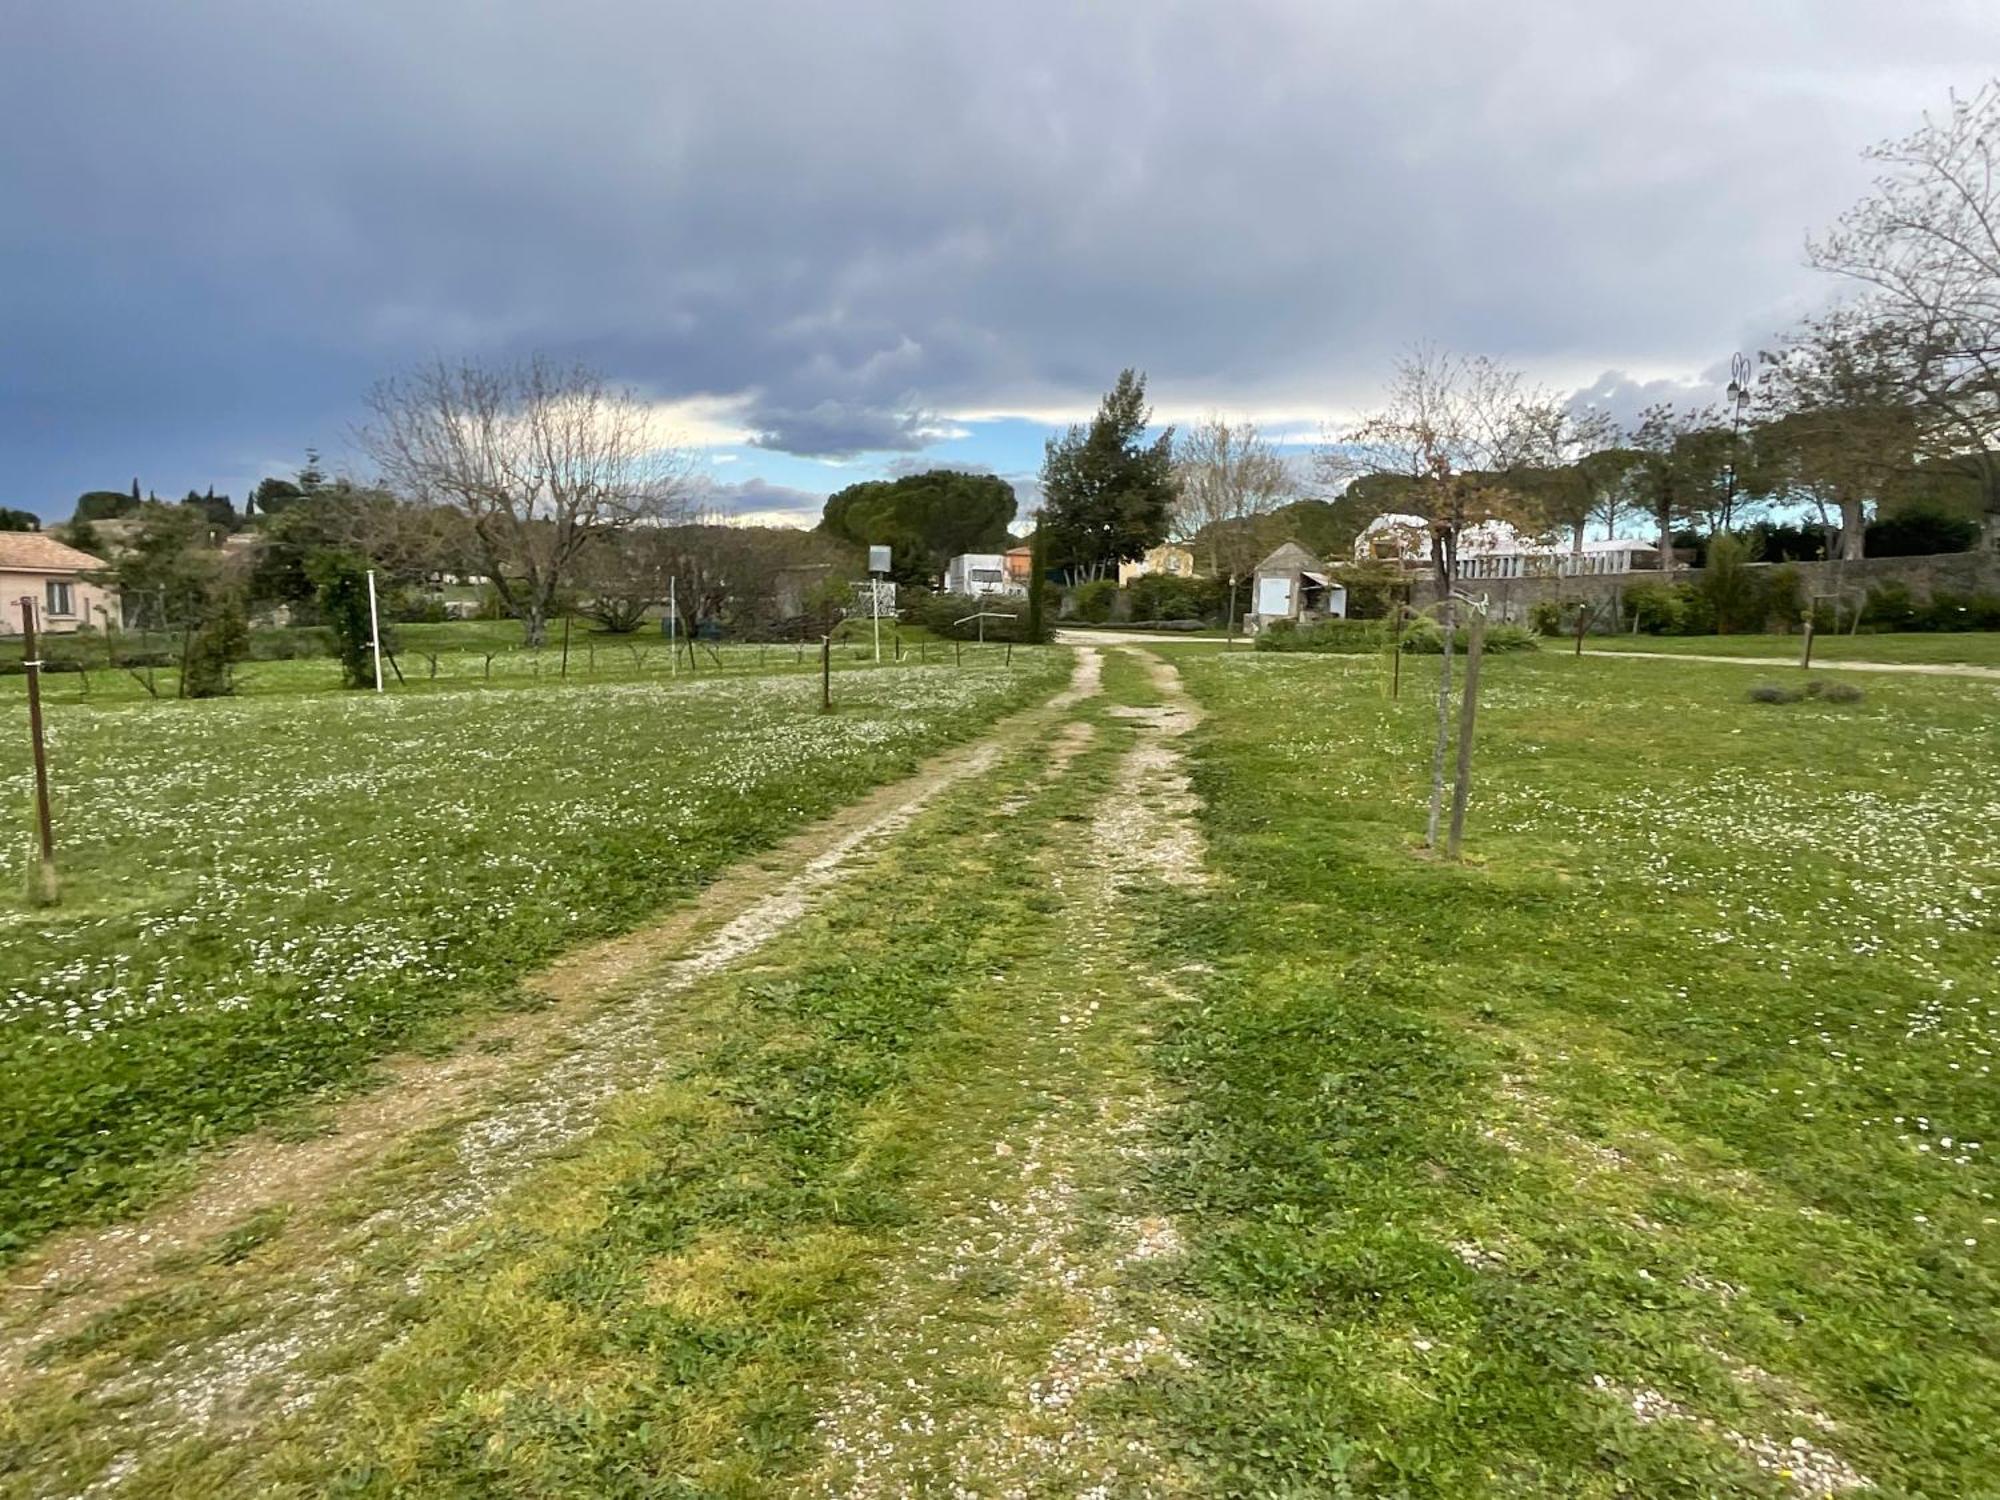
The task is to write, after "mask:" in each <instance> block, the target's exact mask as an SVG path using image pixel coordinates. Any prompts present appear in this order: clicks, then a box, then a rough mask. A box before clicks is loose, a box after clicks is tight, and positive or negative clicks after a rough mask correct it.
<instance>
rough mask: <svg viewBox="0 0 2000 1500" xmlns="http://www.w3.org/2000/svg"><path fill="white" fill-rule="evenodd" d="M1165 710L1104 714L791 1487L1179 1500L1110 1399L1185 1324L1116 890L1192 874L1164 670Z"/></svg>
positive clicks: (1157, 1107) (1188, 808)
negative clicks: (1010, 971)
mask: <svg viewBox="0 0 2000 1500" xmlns="http://www.w3.org/2000/svg"><path fill="white" fill-rule="evenodd" d="M1145 661H1146V664H1147V666H1148V670H1149V672H1150V674H1151V676H1152V680H1153V683H1154V685H1155V687H1156V688H1157V690H1158V691H1159V692H1160V694H1161V696H1162V698H1163V700H1164V702H1163V705H1162V706H1160V707H1157V708H1125V707H1115V708H1111V709H1109V710H1107V711H1106V712H1107V714H1108V715H1109V716H1110V717H1113V718H1116V719H1122V720H1125V721H1126V722H1128V723H1129V724H1130V725H1131V726H1132V728H1133V731H1134V735H1133V739H1132V743H1131V745H1130V747H1129V748H1128V749H1125V750H1124V751H1122V753H1121V754H1120V755H1119V758H1118V760H1117V763H1116V766H1115V769H1114V770H1113V771H1112V773H1111V776H1110V778H1109V782H1108V784H1107V785H1106V786H1105V788H1104V790H1103V792H1102V793H1101V794H1100V795H1099V796H1098V798H1097V801H1096V804H1095V807H1094V811H1093V814H1092V817H1091V821H1090V833H1089V839H1088V842H1087V844H1086V845H1085V846H1084V847H1083V848H1082V849H1081V850H1079V849H1077V848H1076V847H1074V846H1069V845H1064V846H1061V847H1060V848H1059V849H1058V850H1057V851H1056V852H1055V853H1054V854H1053V855H1052V856H1050V857H1048V858H1047V859H1045V861H1044V865H1045V879H1046V881H1047V884H1048V886H1049V888H1050V889H1051V890H1052V891H1053V892H1054V893H1055V895H1056V896H1057V897H1058V899H1059V901H1060V906H1059V908H1058V910H1057V912H1056V914H1055V916H1054V918H1053V921H1054V922H1055V924H1056V928H1057V931H1056V934H1055V936H1054V937H1053V939H1052V941H1051V943H1050V949H1049V953H1048V955H1047V956H1046V958H1044V959H1043V960H1042V961H1041V962H1040V963H1038V964H1030V965H1029V966H1028V967H1027V968H1026V969H1024V970H1023V971H1022V972H1020V973H1018V974H1016V975H1014V976H1013V978H1012V980H1011V982H1010V983H1009V985H1008V988H1007V995H1006V1006H1007V1010H1006V1018H1005V1021H1004V1023H1003V1024H1001V1025H1000V1026H999V1027H998V1029H997V1032H996V1034H995V1035H994V1037H993V1038H992V1039H991V1041H990V1043H989V1047H988V1053H987V1055H986V1057H985V1058H984V1059H983V1063H982V1066H981V1067H980V1068H979V1069H978V1071H977V1072H976V1073H973V1074H969V1075H967V1076H965V1077H964V1078H963V1079H962V1080H960V1081H958V1082H957V1083H956V1085H955V1086H954V1087H952V1088H951V1089H949V1090H948V1091H947V1092H946V1094H945V1095H944V1096H943V1097H940V1098H938V1099H937V1100H935V1101H934V1103H933V1107H934V1108H935V1109H936V1110H937V1111H938V1112H939V1113H940V1114H941V1115H942V1116H944V1117H947V1118H950V1119H951V1120H952V1121H954V1127H953V1130H952V1133H951V1138H950V1142H949V1146H948V1148H947V1149H945V1150H943V1151H940V1152H939V1153H938V1154H937V1155H936V1156H935V1157H934V1158H933V1159H931V1160H930V1161H929V1162H927V1163H926V1166H925V1176H926V1178H927V1179H928V1180H929V1187H928V1189H927V1191H926V1190H920V1191H924V1195H926V1196H928V1197H929V1199H930V1200H931V1201H932V1202H933V1203H934V1204H935V1205H936V1208H935V1212H934V1214H933V1215H930V1216H927V1217H926V1219H925V1221H924V1222H923V1223H921V1224H920V1225H919V1226H917V1227H916V1228H914V1229H913V1230H912V1231H911V1232H910V1233H909V1234H908V1235H906V1236H905V1238H904V1241H903V1243H902V1244H901V1245H900V1246H899V1247H898V1249H897V1252H896V1254H895V1257H894V1259H893V1261H892V1262H891V1263H890V1264H889V1265H888V1267H887V1268H886V1270H885V1272H884V1275H883V1278H882V1280H881V1283H880V1284H879V1285H878V1287H877V1288H876V1290H875V1294H874V1296H873V1298H872V1299H871V1302H870V1304H869V1305H868V1306H867V1308H866V1309H865V1310H864V1312H863V1313H862V1316H861V1317H860V1319H859V1320H858V1323H857V1327H856V1329H855V1331H854V1332H853V1334H852V1335H851V1336H850V1337H849V1339H848V1340H847V1342H846V1345H845V1347H844V1348H842V1349H841V1350H840V1352H839V1354H838V1355H837V1362H838V1364H839V1366H840V1368H841V1369H842V1370H843V1371H844V1372H845V1375H844V1378H843V1379H842V1380H841V1381H840V1382H839V1384H838V1385H837V1386H836V1388H835V1389H834V1390H832V1391H831V1392H830V1393H829V1394H828V1395H827V1397H826V1398H825V1400H824V1403H823V1405H822V1408H821V1414H820V1418H819V1423H818V1433H819V1437H820V1440H821V1443H822V1445H823V1453H822V1459H821V1462H820V1464H819V1465H818V1466H817V1468H816V1469H815V1470H814V1472H813V1473H812V1474H811V1476H810V1478H809V1479H808V1480H807V1481H806V1482H805V1483H804V1484H802V1485H801V1486H800V1487H799V1489H798V1491H797V1492H798V1493H802V1494H806V1495H813V1496H821V1497H827V1500H832V1497H841V1500H862V1497H869V1496H904V1495H919V1494H938V1495H953V1496H1011V1495H1023V1496H1025V1495H1090V1496H1101V1497H1111V1496H1133V1497H1139V1496H1167V1495H1174V1494H1178V1493H1181V1492H1183V1491H1184V1490H1185V1488H1186V1484H1185V1481H1184V1478H1183V1477H1182V1476H1181V1475H1180V1474H1179V1473H1178V1471H1177V1469H1176V1466H1175V1464H1174V1463H1173V1462H1172V1461H1171V1460H1169V1459H1167V1458H1166V1457H1165V1456H1164V1455H1163V1454H1161V1453H1160V1452H1159V1451H1157V1450H1156V1449H1155V1448H1154V1447H1153V1445H1152V1444H1151V1443H1149V1442H1148V1441H1147V1439H1146V1436H1145V1433H1144V1429H1143V1427H1142V1426H1135V1424H1134V1423H1133V1422H1132V1421H1131V1420H1130V1419H1129V1417H1128V1416H1121V1415H1120V1414H1119V1413H1118V1412H1117V1411H1115V1410H1113V1409H1112V1405H1111V1403H1114V1402H1115V1398H1116V1395H1117V1393H1118V1391H1119V1390H1120V1388H1121V1387H1123V1386H1125V1385H1126V1384H1127V1383H1128V1382H1130V1381H1132V1380H1134V1379H1136V1378H1140V1377H1142V1376H1144V1375H1146V1374H1147V1373H1148V1372H1154V1371H1171V1370H1174V1369H1178V1368H1183V1367H1185V1365H1186V1356H1185V1355H1184V1354H1183V1353H1182V1352H1181V1347H1180V1346H1181V1338H1180V1332H1181V1330H1183V1329H1184V1328H1185V1327H1186V1325H1187V1323H1188V1321H1189V1319H1190V1317H1191V1316H1192V1314H1191V1313H1190V1311H1189V1310H1188V1309H1187V1308H1185V1307H1184V1306H1183V1305H1182V1304H1181V1302H1180V1299H1179V1298H1178V1297H1177V1296H1176V1294H1175V1293H1174V1292H1173V1290H1172V1289H1171V1282H1170V1278H1171V1274H1172V1269H1173V1266H1174V1264H1175V1262H1176V1260H1177V1259H1178V1257H1179V1255H1180V1253H1181V1252H1180V1236H1179V1233H1178V1231H1177V1230H1176V1228H1175V1225H1174V1223H1173V1221H1172V1220H1171V1219H1170V1218H1168V1217H1167V1216H1165V1215H1164V1214H1162V1213H1161V1212H1160V1211H1159V1209H1158V1208H1157V1206H1156V1205H1154V1204H1153V1203H1152V1202H1151V1201H1150V1195H1149V1193H1148V1191H1147V1188H1146V1166H1147V1163H1148V1160H1149V1157H1150V1135H1151V1132H1152V1130H1153V1127H1154V1124H1155V1121H1156V1119H1157V1117H1158V1115H1159V1113H1160V1111H1161V1109H1162V1108H1163V1101H1162V1100H1161V1099H1160V1098H1159V1097H1158V1096H1157V1093H1156V1091H1155V1087H1154V1085H1153V1083H1152V1081H1151V1078H1150V1076H1149V1069H1148V1068H1147V1066H1146V1064H1145V1052H1146V1049H1147V1047H1148V1046H1149V1044H1150V1040H1151V1037H1152V1023H1153V1020H1154V1018H1155V1016H1156V1015H1157V1012H1158V1010H1159V1008H1160V1007H1161V1006H1163V1005H1168V1004H1173V1003H1176V1002H1178V1001H1179V1000H1180V999H1182V998H1183V997H1182V996H1180V995H1179V993H1178V992H1177V991H1176V990H1175V989H1174V986H1173V976H1157V975H1153V974H1150V973H1148V972H1147V971H1146V967H1145V966H1144V965H1143V964H1138V963H1135V962H1133V961H1131V956H1130V954H1129V952H1128V945H1129V942H1130V933H1131V931H1132V925H1133V924H1132V921H1131V917H1132V913H1131V911H1130V910H1129V909H1128V907H1129V903H1130V901H1131V900H1132V895H1131V892H1132V891H1133V890H1134V888H1135V885H1136V886H1138V887H1140V888H1143V887H1144V886H1145V885H1146V884H1148V883H1151V882H1159V883H1162V884H1166V885H1175V886H1195V885H1200V884H1203V883H1205V882H1206V881H1207V880H1208V879H1209V876H1208V873H1207V870H1206V868H1205V866H1204V864H1203V854H1204V850H1203V846H1202V842H1201V839H1200V835H1199V831H1198V829H1197V828H1196V826H1195V824H1194V823H1193V821H1192V814H1193V812H1194V810H1195V807H1196V802H1195V798H1194V794H1193V791H1192V789H1191V788H1190V786H1189V784H1188V779H1187V775H1186V770H1185V767H1184V764H1183V761H1182V755H1181V751H1180V747H1179V743H1178V741H1179V739H1180V737H1181V736H1182V735H1184V734H1185V733H1186V732H1187V731H1188V730H1189V729H1190V728H1191V727H1192V726H1193V724H1194V723H1195V718H1196V715H1195V712H1194V710H1193V708H1192V705H1191V704H1190V703H1189V701H1188V700H1187V699H1186V698H1185V697H1184V695H1182V693H1181V692H1180V688H1179V680H1178V676H1177V674H1176V673H1175V672H1174V671H1173V669H1172V668H1171V667H1169V666H1167V665H1166V664H1165V663H1164V662H1161V661H1159V660H1158V659H1157V658H1154V657H1150V656H1148V657H1146V658H1145Z"/></svg>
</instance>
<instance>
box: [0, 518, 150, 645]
mask: <svg viewBox="0 0 2000 1500" xmlns="http://www.w3.org/2000/svg"><path fill="white" fill-rule="evenodd" d="M104 566H105V564H104V560H103V559H102V558H98V557H92V556H91V555H90V554H89V553H88V552H79V551H77V550H76V548H74V547H66V546H64V545H63V544H62V543H61V542H59V541H57V540H56V539H55V538H54V537H52V536H45V535H43V534H42V533H41V532H39V531H0V635H19V634H20V633H21V601H22V600H23V599H28V600H32V601H33V603H34V606H35V627H36V628H37V629H38V630H45V631H47V632H49V633H50V634H51V635H66V634H68V633H69V632H71V631H73V630H81V629H82V628H83V627H85V626H86V625H88V626H93V627H95V628H97V629H99V630H102V629H103V628H104V627H105V626H106V625H107V624H110V625H117V624H119V623H120V621H119V615H118V593H117V591H116V590H115V589H111V588H107V587H106V586H105V585H103V584H100V583H93V582H91V581H90V580H89V579H87V578H85V577H84V576H83V575H84V574H86V573H96V572H99V571H100V570H102V569H103V567H104Z"/></svg>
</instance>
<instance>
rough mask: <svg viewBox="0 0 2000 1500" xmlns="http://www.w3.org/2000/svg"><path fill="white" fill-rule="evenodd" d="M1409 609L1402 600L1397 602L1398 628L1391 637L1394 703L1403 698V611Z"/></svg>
mask: <svg viewBox="0 0 2000 1500" xmlns="http://www.w3.org/2000/svg"><path fill="white" fill-rule="evenodd" d="M1407 607H1408V606H1407V605H1405V604H1404V603H1403V602H1402V600H1400V599H1399V600H1397V601H1396V613H1395V622H1396V628H1395V630H1394V631H1393V632H1392V633H1391V634H1390V636H1389V662H1390V667H1389V697H1390V699H1391V700H1392V701H1393V700H1395V699H1398V698H1401V697H1402V696H1403V611H1404V610H1405V609H1406V608H1407Z"/></svg>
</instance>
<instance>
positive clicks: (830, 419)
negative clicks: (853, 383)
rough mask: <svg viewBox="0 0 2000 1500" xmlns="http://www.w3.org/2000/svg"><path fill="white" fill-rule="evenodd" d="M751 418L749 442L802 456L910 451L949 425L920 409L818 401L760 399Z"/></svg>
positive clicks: (848, 456) (926, 444)
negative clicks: (801, 406)
mask: <svg viewBox="0 0 2000 1500" xmlns="http://www.w3.org/2000/svg"><path fill="white" fill-rule="evenodd" d="M750 423H751V427H752V429H753V431H752V436H751V439H750V443H751V446H752V447H755V448H771V449H775V450H777V451H778V452H780V453H795V454H798V455H799V456H801V457H803V458H850V457H852V456H853V455H855V454H857V453H915V452H917V451H919V450H920V449H922V448H925V447H927V446H929V445H930V444H931V443H934V442H936V441H937V440H938V438H939V437H940V436H942V435H943V434H944V433H945V432H947V431H948V430H949V427H948V424H946V423H944V422H942V421H940V420H939V419H938V418H936V417H932V416H926V415H924V414H923V413H921V412H900V413H899V412H891V411H878V410H875V409H873V408H870V407H867V406H863V405H858V404H856V403H853V402H847V401H822V402H820V403H819V404H818V405H817V406H814V407H812V408H810V409H809V410H806V411H789V410H786V409H785V408H783V407H778V406H772V405H770V404H769V403H766V402H759V403H758V404H757V405H756V406H755V407H753V408H752V410H751V412H750Z"/></svg>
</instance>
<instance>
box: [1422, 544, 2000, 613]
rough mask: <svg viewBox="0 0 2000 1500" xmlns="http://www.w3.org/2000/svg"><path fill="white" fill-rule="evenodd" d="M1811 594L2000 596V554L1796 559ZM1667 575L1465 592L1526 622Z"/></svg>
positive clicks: (1690, 575) (1684, 578)
mask: <svg viewBox="0 0 2000 1500" xmlns="http://www.w3.org/2000/svg"><path fill="white" fill-rule="evenodd" d="M1750 566H1751V567H1753V568H1772V567H1782V566H1785V565H1784V564H1782V563H1752V564H1750ZM1791 566H1792V567H1795V568H1797V569H1798V570H1799V576H1800V578H1801V580H1802V582H1803V583H1804V587H1805V592H1806V593H1808V594H1831V593H1835V592H1842V593H1845V594H1847V595H1849V596H1850V597H1851V598H1852V599H1853V600H1854V601H1855V602H1857V603H1858V602H1859V601H1860V600H1861V598H1862V597H1863V596H1864V595H1865V594H1866V593H1867V592H1868V589H1869V586H1870V585H1872V584H1877V583H1888V582H1896V583H1903V584H1907V585H1908V586H1909V589H1910V592H1911V593H1912V594H1913V595H1915V596H1916V598H1917V600H1918V601H1919V602H1923V601H1926V600H1928V599H1929V598H1930V596H1931V593H1932V591H1933V590H1935V589H1942V590H1944V591H1945V592H1947V593H1955V594H2000V552H1995V551H1992V550H1982V551H1976V552H1939V553H1933V554H1931V555H1929V556H1926V557H1864V558H1860V559H1858V560H1856V561H1854V562H1805V563H1793V564H1791ZM1663 576H1664V575H1662V574H1660V573H1657V572H1654V571H1653V570H1651V569H1646V570H1643V571H1640V572H1634V573H1600V574H1596V575H1594V576H1584V577H1577V578H1473V579H1465V580H1462V581H1461V583H1460V589H1461V591H1462V592H1464V593H1467V594H1471V595H1473V596H1474V597H1475V598H1476V597H1478V596H1479V595H1481V594H1484V595H1485V596H1486V597H1487V598H1488V599H1489V600H1491V601H1492V605H1491V608H1492V613H1491V615H1490V617H1489V618H1491V619H1494V620H1510V621H1513V622H1515V623H1518V624H1526V623H1527V620H1528V611H1529V609H1530V608H1532V607H1533V606H1534V604H1535V603H1536V602H1537V601H1539V600H1542V599H1559V600H1576V599H1589V600H1593V601H1599V602H1606V603H1608V604H1609V605H1610V606H1611V611H1612V613H1613V615H1614V617H1615V615H1616V614H1617V612H1618V609H1619V601H1620V600H1621V599H1622V598H1623V596H1624V593H1625V590H1626V589H1628V588H1630V587H1631V586H1632V585H1633V584H1641V583H1658V582H1659V581H1660V580H1661V578H1662V577H1663ZM1673 580H1674V582H1675V583H1699V582H1700V581H1701V569H1699V568H1676V569H1674V573H1673ZM1436 602H1437V586H1436V584H1435V583H1434V582H1432V581H1431V579H1430V578H1428V577H1424V578H1422V579H1420V580H1419V581H1418V582H1417V583H1416V586H1415V588H1414V590H1413V592H1412V597H1411V603H1412V604H1414V605H1415V606H1416V607H1417V608H1418V609H1423V608H1426V607H1427V606H1429V605H1431V604H1434V603H1436Z"/></svg>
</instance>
